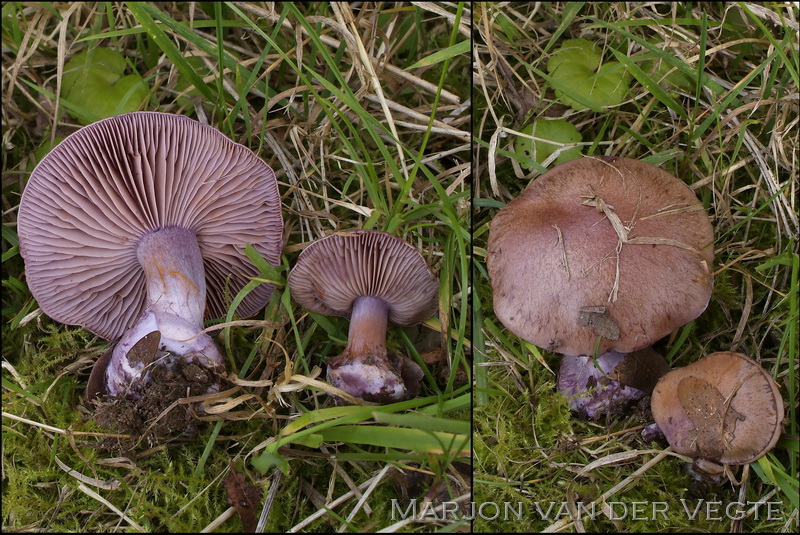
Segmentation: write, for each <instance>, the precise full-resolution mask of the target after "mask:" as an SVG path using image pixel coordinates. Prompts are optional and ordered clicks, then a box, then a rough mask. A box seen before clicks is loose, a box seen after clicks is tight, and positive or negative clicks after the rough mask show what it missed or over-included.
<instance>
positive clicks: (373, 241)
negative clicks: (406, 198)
mask: <svg viewBox="0 0 800 535" xmlns="http://www.w3.org/2000/svg"><path fill="white" fill-rule="evenodd" d="M289 287H290V288H291V291H292V295H293V296H294V298H295V300H296V301H297V302H298V303H300V305H302V306H303V307H304V308H306V309H307V310H310V311H311V312H316V313H317V314H324V315H326V316H344V317H346V318H349V317H350V313H351V311H352V308H353V302H354V301H355V300H356V299H357V298H358V297H364V296H370V297H378V298H380V299H382V300H383V301H385V302H386V303H387V304H388V306H389V309H390V312H389V321H390V322H391V323H393V324H395V325H413V324H415V323H419V322H421V321H425V320H426V319H428V318H430V317H431V316H433V315H434V314H436V310H437V307H438V295H439V282H438V280H437V279H436V277H435V276H434V275H433V274H432V273H431V272H430V270H429V269H428V266H427V265H425V259H423V258H422V255H421V254H420V253H419V251H417V250H416V249H415V248H414V247H413V246H411V245H410V244H409V243H407V242H405V241H403V240H402V239H400V238H398V237H396V236H392V235H391V234H387V233H386V232H381V231H378V230H347V231H342V232H337V233H335V234H331V235H330V236H326V237H324V238H322V239H320V240H317V241H315V242H314V243H312V244H311V245H309V246H308V247H306V249H305V250H304V251H303V252H302V253H301V254H300V256H299V257H298V259H297V263H296V264H295V266H294V268H292V271H291V273H290V274H289Z"/></svg>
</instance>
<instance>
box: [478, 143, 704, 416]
mask: <svg viewBox="0 0 800 535" xmlns="http://www.w3.org/2000/svg"><path fill="white" fill-rule="evenodd" d="M713 243H714V235H713V229H712V226H711V222H710V221H709V219H708V215H707V214H706V211H705V209H704V208H703V205H702V203H701V202H700V201H699V200H698V199H697V197H696V196H695V194H694V193H693V192H692V190H691V189H689V187H688V186H687V185H686V184H685V183H683V181H681V180H679V179H678V178H676V177H674V176H672V175H670V174H669V173H667V172H665V171H662V170H661V169H659V168H657V167H655V166H653V165H650V164H647V163H644V162H640V161H637V160H631V159H628V158H619V157H612V156H600V157H586V158H580V159H578V160H573V161H570V162H567V163H564V164H561V165H557V166H556V167H554V168H553V169H551V170H550V171H549V172H547V173H545V174H544V175H542V176H540V177H539V178H537V179H536V180H534V181H533V182H532V183H531V184H530V185H529V186H528V188H527V189H526V190H525V191H524V192H522V194H521V195H519V196H518V197H517V198H516V199H514V200H512V201H511V202H510V203H508V205H507V206H506V207H505V208H503V209H502V210H500V212H498V214H497V216H496V217H495V219H494V220H493V221H492V225H491V228H490V233H489V244H488V257H487V267H488V270H489V276H490V278H491V283H492V289H493V292H494V294H493V303H494V311H495V313H496V314H497V317H498V319H499V320H500V321H501V323H502V324H503V325H504V326H505V327H506V328H507V329H508V330H509V331H511V332H512V333H514V334H516V335H517V336H519V337H520V338H522V339H524V340H527V341H528V342H531V343H532V344H535V345H537V346H539V347H542V348H545V349H547V350H549V351H553V352H556V353H561V354H562V355H568V356H570V357H571V358H570V359H565V361H564V362H565V364H564V366H567V367H569V369H571V370H573V371H571V372H570V373H569V375H571V376H573V377H575V378H577V381H578V383H580V382H581V381H584V382H585V381H587V380H588V379H589V378H591V377H594V378H595V380H599V377H602V376H604V375H605V374H603V373H600V371H599V370H596V369H593V368H594V365H593V363H592V359H590V358H587V357H582V358H580V359H579V358H578V356H580V355H594V354H595V351H597V352H598V354H600V355H603V354H605V353H609V352H611V353H610V355H609V356H607V357H601V362H603V361H606V362H609V364H605V365H603V366H604V367H605V366H609V369H610V367H611V366H612V365H611V364H610V362H611V361H613V360H618V359H620V356H619V355H620V354H628V353H633V352H636V351H639V350H641V349H644V348H646V347H649V346H651V345H652V344H653V343H655V342H656V341H657V340H659V339H660V338H662V337H664V336H666V335H668V334H669V333H671V332H673V331H674V330H675V329H677V328H678V327H680V326H682V325H684V324H686V323H688V322H689V321H691V320H693V319H695V318H697V317H698V316H699V315H700V314H701V313H702V312H703V311H704V310H705V308H706V306H707V305H708V301H709V299H710V297H711V291H712V287H713V274H712V267H713V266H712V264H713V260H714V248H713ZM606 359H608V360H606ZM577 364H584V365H586V366H591V368H592V369H586V370H580V371H578V370H576V368H578V367H579V366H577ZM578 388H580V385H578V384H576V385H570V386H569V387H565V390H566V391H569V392H572V393H573V394H575V393H577V392H578V390H576V389H578ZM613 390H614V389H613V388H612V389H611V390H606V391H605V393H604V394H603V393H601V394H600V395H601V396H606V397H608V396H610V397H611V398H613V397H615V396H617V395H618V394H622V395H627V394H629V393H630V392H628V391H623V390H621V389H617V391H616V393H614V394H612V391H613ZM587 399H588V398H584V397H582V396H581V397H579V398H576V401H575V403H585V402H587ZM581 400H582V401H581ZM588 403H589V404H590V405H589V406H590V407H591V401H588ZM598 408H599V407H598ZM581 410H583V409H581ZM592 412H594V409H592Z"/></svg>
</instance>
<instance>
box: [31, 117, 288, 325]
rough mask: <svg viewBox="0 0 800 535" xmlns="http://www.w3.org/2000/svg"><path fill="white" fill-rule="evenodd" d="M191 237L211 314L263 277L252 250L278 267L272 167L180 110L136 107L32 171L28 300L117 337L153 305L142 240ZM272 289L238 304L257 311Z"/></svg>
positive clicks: (246, 311) (88, 130) (71, 141)
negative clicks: (172, 231) (189, 233)
mask: <svg viewBox="0 0 800 535" xmlns="http://www.w3.org/2000/svg"><path fill="white" fill-rule="evenodd" d="M167 227H181V228H188V229H191V230H193V231H194V232H195V234H196V236H197V241H198V243H199V246H200V250H201V252H202V256H203V264H204V270H205V277H206V285H207V289H208V290H207V291H208V293H207V308H206V316H207V317H218V316H222V315H223V314H224V313H225V312H226V309H227V304H228V303H229V302H230V301H231V300H232V299H233V297H234V296H235V295H236V294H237V293H238V292H239V290H241V289H242V287H244V285H245V284H247V282H248V281H249V280H250V277H252V276H255V275H258V273H259V270H258V269H257V268H256V267H255V266H254V265H253V264H252V263H251V262H250V260H249V259H248V258H247V257H246V256H245V254H244V252H243V250H244V248H245V246H246V245H247V244H252V245H253V246H254V247H255V249H256V250H257V251H258V252H259V253H260V254H261V255H262V256H264V258H266V260H267V261H268V262H269V263H270V264H272V265H273V266H277V265H278V264H279V263H280V254H281V250H282V248H283V236H282V233H283V220H282V216H281V202H280V195H279V193H278V187H277V181H276V180H275V174H274V173H273V171H272V169H271V168H270V167H269V166H268V165H267V164H266V163H264V162H263V161H262V160H261V159H260V158H258V157H257V156H256V155H255V154H254V153H253V152H252V151H251V150H250V149H248V148H247V147H244V146H243V145H239V144H238V143H234V142H233V141H231V140H230V139H228V138H227V137H225V136H224V135H223V134H222V133H220V132H219V131H217V130H216V129H214V128H212V127H210V126H207V125H203V124H201V123H199V122H197V121H195V120H192V119H189V118H187V117H182V116H178V115H171V114H166V113H155V112H136V113H129V114H125V115H120V116H117V117H111V118H109V119H104V120H102V121H99V122H97V123H94V124H91V125H89V126H86V127H85V128H82V129H80V130H78V131H77V132H75V133H74V134H72V135H71V136H69V137H68V138H67V139H65V140H64V141H63V142H62V143H61V144H60V145H58V146H57V147H56V148H55V149H53V151H51V152H50V153H49V154H48V155H47V156H46V157H45V158H44V159H43V160H42V161H41V162H40V163H39V165H38V166H37V167H36V169H35V170H34V171H33V173H32V174H31V177H30V180H29V181H28V184H27V186H26V187H25V191H24V192H23V194H22V199H21V201H20V206H19V217H18V232H19V240H20V252H21V253H22V256H23V258H24V259H25V272H26V277H27V281H28V286H29V288H30V289H31V293H33V296H34V297H35V298H36V300H37V301H38V303H39V305H40V306H41V308H42V310H43V311H44V312H45V313H46V314H47V315H48V316H50V317H51V318H53V319H55V320H57V321H60V322H62V323H67V324H70V325H82V326H83V327H85V328H86V329H88V330H90V331H92V332H94V333H96V334H98V335H100V336H102V337H103V338H106V339H116V338H119V337H120V336H121V335H122V333H123V332H125V330H126V329H128V328H129V327H131V325H132V324H133V323H134V322H135V321H136V319H137V318H138V317H139V315H140V314H141V313H142V311H143V309H144V306H145V293H146V290H145V277H144V273H143V272H142V268H141V266H140V264H139V262H138V260H137V256H136V248H137V244H138V241H139V239H140V238H141V237H142V236H143V235H145V234H147V233H148V232H152V231H154V230H157V229H159V228H167ZM272 290H273V287H272V286H271V285H261V286H259V287H258V288H256V289H255V290H254V291H252V292H251V293H250V294H249V295H248V296H247V297H246V298H245V299H244V301H242V303H241V304H240V305H239V307H238V309H237V312H238V313H239V314H240V315H241V316H248V315H251V314H253V313H255V312H256V311H257V310H258V309H260V308H261V307H263V306H264V304H265V303H266V302H267V301H268V300H269V296H270V295H271V293H272Z"/></svg>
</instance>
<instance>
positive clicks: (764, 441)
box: [650, 351, 783, 466]
mask: <svg viewBox="0 0 800 535" xmlns="http://www.w3.org/2000/svg"><path fill="white" fill-rule="evenodd" d="M650 406H651V408H652V410H653V418H654V419H655V421H656V424H658V426H659V427H660V428H661V431H662V432H663V433H664V435H665V436H666V438H667V441H668V442H669V444H670V446H672V448H673V449H674V450H675V451H676V452H677V453H680V454H683V455H688V456H690V457H693V458H695V459H699V460H701V461H710V462H711V463H718V464H720V465H741V464H748V463H751V462H753V461H755V460H756V459H758V458H759V457H761V456H762V455H764V454H766V453H767V452H768V451H769V450H771V449H772V448H774V447H775V444H776V443H777V442H778V438H780V435H781V425H782V422H783V400H782V398H781V394H780V391H779V390H778V385H777V384H776V383H775V381H774V380H773V379H772V377H770V375H769V374H768V373H767V372H766V370H764V368H762V367H761V366H760V365H759V364H758V363H757V362H755V361H754V360H752V359H750V358H748V357H746V356H745V355H742V354H741V353H732V352H728V351H722V352H718V353H712V354H710V355H707V356H705V357H703V358H701V359H700V360H698V361H697V362H694V363H692V364H689V365H688V366H685V367H683V368H678V369H675V370H672V371H671V372H669V373H668V374H666V375H664V376H663V377H662V378H661V379H660V380H659V381H658V384H657V385H656V387H655V389H654V390H653V397H652V399H651V402H650ZM705 465H706V466H708V463H705Z"/></svg>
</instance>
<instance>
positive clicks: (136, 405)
mask: <svg viewBox="0 0 800 535" xmlns="http://www.w3.org/2000/svg"><path fill="white" fill-rule="evenodd" d="M221 371H223V370H221V369H220V370H213V369H209V368H204V367H201V366H198V365H196V364H193V363H191V362H187V361H184V360H177V361H176V362H175V364H174V366H172V369H170V368H169V367H167V366H157V367H155V368H153V370H152V372H151V373H150V374H148V379H149V385H148V386H147V388H144V389H142V393H141V396H140V397H139V398H138V399H131V398H107V399H105V400H96V401H95V402H94V404H95V409H96V411H95V418H96V419H97V422H98V423H99V424H100V425H102V426H104V427H108V428H110V429H115V430H116V431H117V432H118V433H122V434H126V435H131V436H132V437H133V438H134V440H136V441H138V440H140V438H146V439H147V440H148V441H151V440H152V439H155V438H158V437H175V436H180V435H184V436H194V435H195V434H196V433H197V431H198V424H199V423H200V421H199V420H198V419H197V418H196V417H195V414H197V413H198V412H199V409H198V408H197V404H196V403H179V402H178V401H179V400H180V399H182V398H187V397H193V396H202V395H204V394H206V393H207V392H208V391H209V389H210V388H214V387H216V386H217V385H219V381H220V375H219V372H221Z"/></svg>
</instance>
